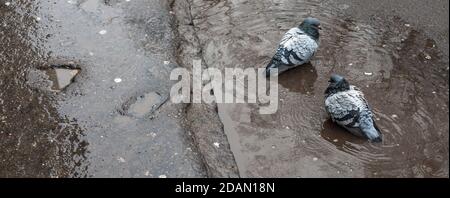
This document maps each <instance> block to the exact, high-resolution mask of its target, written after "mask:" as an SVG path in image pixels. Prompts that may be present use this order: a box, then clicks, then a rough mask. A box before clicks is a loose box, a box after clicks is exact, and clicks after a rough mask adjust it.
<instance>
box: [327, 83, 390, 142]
mask: <svg viewBox="0 0 450 198" xmlns="http://www.w3.org/2000/svg"><path fill="white" fill-rule="evenodd" d="M329 83H330V85H329V87H328V88H327V90H326V92H325V107H326V110H327V112H328V114H329V115H330V116H331V119H332V120H333V122H335V123H337V124H338V125H340V126H342V127H344V128H345V129H347V130H348V131H350V132H351V133H352V134H354V135H356V136H360V137H364V138H367V139H369V140H370V141H371V142H376V143H379V142H382V135H381V132H380V130H379V128H378V127H377V125H376V123H375V121H374V116H373V113H372V110H371V108H370V106H369V104H368V102H367V100H366V99H365V98H364V94H363V93H362V92H361V91H360V90H359V89H358V88H357V87H355V86H352V85H350V84H349V83H348V82H347V80H346V79H345V78H344V77H342V76H339V75H332V76H331V79H330V81H329Z"/></svg>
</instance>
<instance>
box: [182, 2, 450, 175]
mask: <svg viewBox="0 0 450 198" xmlns="http://www.w3.org/2000/svg"><path fill="white" fill-rule="evenodd" d="M189 2H190V10H191V14H192V21H193V24H194V26H195V30H196V34H197V36H198V38H199V43H200V46H201V47H202V52H203V59H204V60H205V62H206V65H207V66H208V67H218V68H222V69H223V68H226V67H231V68H233V67H240V68H249V67H250V68H252V67H254V68H260V67H264V66H265V65H266V64H267V63H268V62H269V61H270V57H271V56H272V55H273V53H274V51H275V48H276V46H277V43H278V42H279V39H280V38H281V37H282V34H283V33H284V32H285V31H287V30H288V29H290V28H292V27H294V26H297V25H298V24H299V23H300V22H301V20H302V19H303V18H305V17H306V16H315V17H317V18H319V19H320V20H321V21H322V26H323V28H324V30H323V32H322V37H321V48H320V50H319V53H318V54H317V56H316V58H315V59H314V60H313V61H312V62H311V64H310V65H306V66H304V67H301V68H297V69H294V70H292V71H290V72H288V73H286V74H283V75H281V76H280V79H279V80H280V82H279V83H280V85H281V89H280V109H279V111H278V113H277V114H274V115H267V116H265V115H260V114H259V113H258V110H259V108H260V106H258V105H248V104H233V105H220V104H219V105H218V106H219V114H220V116H221V119H222V122H223V123H224V127H225V133H226V134H227V136H228V139H229V141H230V144H231V149H232V151H233V153H234V155H235V158H236V162H237V165H238V167H239V171H240V174H241V176H243V177H448V131H449V130H448V129H449V125H448V58H446V57H445V54H444V53H442V50H441V49H439V48H438V43H436V41H434V40H433V39H432V38H430V37H428V36H427V34H426V33H425V32H423V31H422V30H420V29H418V28H417V27H415V26H414V25H413V24H410V23H409V22H408V21H405V20H404V19H403V18H401V17H400V16H397V15H395V14H392V15H391V14H386V13H382V12H380V13H379V15H376V14H373V15H370V16H369V17H367V18H368V19H367V20H359V19H357V18H355V17H352V15H351V14H352V13H350V14H349V12H346V10H348V9H355V8H354V7H353V8H350V5H353V4H351V2H350V1H349V2H346V3H348V4H341V3H337V2H333V1H296V0H283V1H276V2H273V1H268V0H267V1H258V2H254V1H245V0H244V1H189ZM447 7H448V6H447ZM447 12H448V9H447ZM441 17H444V15H442V16H441V15H439V17H438V18H436V20H439V19H440V18H441ZM441 24H446V23H445V21H444V22H443V23H442V22H441ZM444 26H445V25H444ZM443 29H444V31H445V30H446V31H447V35H448V26H446V29H445V28H443ZM445 45H446V44H445ZM441 46H443V45H441ZM332 73H338V74H342V75H344V76H346V77H347V79H348V80H349V81H350V82H351V83H352V84H354V85H356V86H358V87H360V88H362V90H363V91H364V92H365V93H366V97H367V99H368V100H369V101H370V103H371V104H372V106H373V108H374V111H375V114H376V118H377V120H378V125H379V126H380V128H381V130H382V131H383V134H384V142H383V143H382V144H372V143H369V142H367V141H365V140H361V139H358V138H356V137H353V136H351V135H349V134H348V133H346V132H345V131H343V130H342V129H340V128H339V127H337V126H335V125H334V124H332V123H331V122H330V120H329V119H328V116H327V115H326V112H325V110H324V107H323V100H324V94H323V93H324V90H325V89H326V86H327V81H328V79H329V76H330V75H331V74H332Z"/></svg>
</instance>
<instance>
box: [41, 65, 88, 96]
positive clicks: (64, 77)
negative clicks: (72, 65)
mask: <svg viewBox="0 0 450 198" xmlns="http://www.w3.org/2000/svg"><path fill="white" fill-rule="evenodd" d="M80 71H81V70H80V69H61V68H55V69H48V70H46V74H47V75H48V77H49V80H50V81H52V87H51V90H52V91H57V92H59V91H62V90H64V89H65V88H66V87H67V86H69V85H70V84H72V82H73V80H74V78H75V77H76V76H77V75H78V74H79V73H80Z"/></svg>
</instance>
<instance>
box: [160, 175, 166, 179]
mask: <svg viewBox="0 0 450 198" xmlns="http://www.w3.org/2000/svg"><path fill="white" fill-rule="evenodd" d="M159 178H161V179H165V178H167V176H166V175H160V176H159Z"/></svg>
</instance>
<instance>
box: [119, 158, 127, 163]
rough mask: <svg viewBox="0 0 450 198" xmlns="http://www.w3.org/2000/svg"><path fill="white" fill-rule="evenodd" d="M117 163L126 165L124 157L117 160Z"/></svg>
mask: <svg viewBox="0 0 450 198" xmlns="http://www.w3.org/2000/svg"><path fill="white" fill-rule="evenodd" d="M117 161H119V162H120V163H125V162H126V161H125V159H123V158H122V157H119V158H117Z"/></svg>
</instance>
